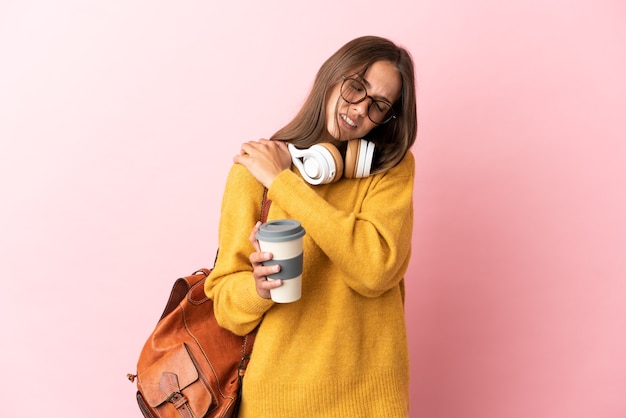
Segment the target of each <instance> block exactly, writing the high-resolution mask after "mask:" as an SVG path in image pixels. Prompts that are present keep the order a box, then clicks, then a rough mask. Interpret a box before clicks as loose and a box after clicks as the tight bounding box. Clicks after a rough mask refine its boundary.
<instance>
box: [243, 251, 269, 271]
mask: <svg viewBox="0 0 626 418" xmlns="http://www.w3.org/2000/svg"><path fill="white" fill-rule="evenodd" d="M248 258H249V259H250V262H251V263H252V266H253V267H256V266H259V265H261V264H263V262H265V261H268V260H271V259H272V253H264V252H260V251H257V252H254V253H251V254H250V257H248ZM270 274H271V273H270Z"/></svg>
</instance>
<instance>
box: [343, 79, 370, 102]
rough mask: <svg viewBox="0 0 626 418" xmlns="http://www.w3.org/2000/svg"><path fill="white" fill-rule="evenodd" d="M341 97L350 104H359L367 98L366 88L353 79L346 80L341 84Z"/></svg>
mask: <svg viewBox="0 0 626 418" xmlns="http://www.w3.org/2000/svg"><path fill="white" fill-rule="evenodd" d="M340 93H341V97H342V98H343V100H345V101H346V102H348V103H359V102H361V101H363V99H365V97H367V92H366V91H365V86H364V85H363V84H361V82H360V81H358V80H355V79H353V78H346V79H345V80H343V83H342V84H341V90H340Z"/></svg>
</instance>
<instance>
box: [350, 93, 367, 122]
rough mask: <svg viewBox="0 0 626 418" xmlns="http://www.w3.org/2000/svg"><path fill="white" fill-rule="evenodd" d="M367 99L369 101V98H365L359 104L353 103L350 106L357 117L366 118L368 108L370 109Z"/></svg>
mask: <svg viewBox="0 0 626 418" xmlns="http://www.w3.org/2000/svg"><path fill="white" fill-rule="evenodd" d="M367 99H369V97H367V98H365V100H363V101H361V102H359V103H354V104H353V105H352V107H353V108H354V109H355V110H356V112H357V114H358V115H359V116H362V117H365V116H367V112H368V111H369V107H370V101H369V100H367Z"/></svg>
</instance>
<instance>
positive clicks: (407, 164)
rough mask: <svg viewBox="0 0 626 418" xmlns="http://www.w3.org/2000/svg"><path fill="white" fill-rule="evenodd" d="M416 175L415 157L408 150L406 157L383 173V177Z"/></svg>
mask: <svg viewBox="0 0 626 418" xmlns="http://www.w3.org/2000/svg"><path fill="white" fill-rule="evenodd" d="M414 175H415V157H414V156H413V153H412V152H411V150H408V151H407V153H406V155H405V156H404V158H402V160H400V162H399V163H398V164H397V165H396V166H395V167H392V168H390V169H389V170H387V171H385V172H384V173H382V176H383V177H389V176H392V177H413V176H414Z"/></svg>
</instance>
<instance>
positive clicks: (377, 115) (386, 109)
mask: <svg viewBox="0 0 626 418" xmlns="http://www.w3.org/2000/svg"><path fill="white" fill-rule="evenodd" d="M391 115H392V113H391V106H390V105H389V103H387V102H381V101H380V100H373V101H372V104H370V108H369V113H368V116H369V117H370V119H371V120H372V122H374V123H379V124H380V123H385V122H387V121H389V119H391Z"/></svg>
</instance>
